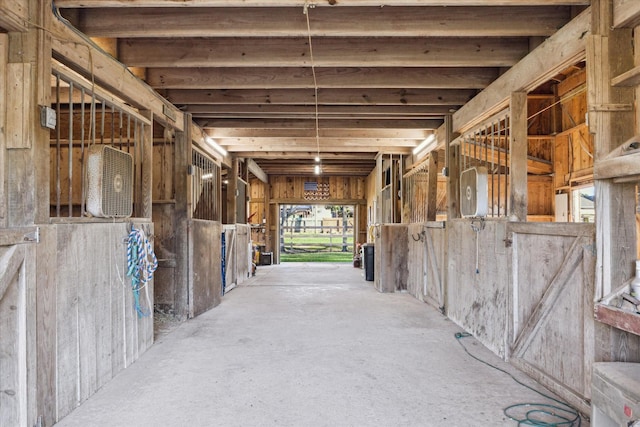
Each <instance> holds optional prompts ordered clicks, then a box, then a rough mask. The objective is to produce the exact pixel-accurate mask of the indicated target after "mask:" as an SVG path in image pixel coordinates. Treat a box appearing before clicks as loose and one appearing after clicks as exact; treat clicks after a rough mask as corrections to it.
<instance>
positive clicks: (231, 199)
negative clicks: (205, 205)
mask: <svg viewBox="0 0 640 427" xmlns="http://www.w3.org/2000/svg"><path fill="white" fill-rule="evenodd" d="M227 180H228V181H229V183H228V184H227V224H235V223H236V222H237V220H238V159H237V158H235V157H234V158H232V159H231V170H230V171H229V174H228V176H227Z"/></svg>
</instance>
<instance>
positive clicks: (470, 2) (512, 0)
mask: <svg viewBox="0 0 640 427" xmlns="http://www.w3.org/2000/svg"><path fill="white" fill-rule="evenodd" d="M386 4H388V5H389V6H461V5H464V6H514V5H516V6H518V5H520V6H526V5H540V4H545V5H554V4H557V5H576V6H578V5H588V4H589V2H588V1H587V0H389V1H387V3H386ZM336 5H340V6H347V7H351V6H374V7H379V6H380V1H379V0H351V1H350V2H348V3H345V4H342V3H337V4H334V3H333V2H330V1H327V2H318V3H317V4H316V6H320V7H333V6H336ZM122 6H127V7H221V6H227V7H234V6H235V7H239V6H251V7H263V6H266V7H276V6H278V7H298V6H300V3H299V2H298V1H297V0H235V1H230V0H186V1H185V0H169V1H167V0H59V4H58V7H122Z"/></svg>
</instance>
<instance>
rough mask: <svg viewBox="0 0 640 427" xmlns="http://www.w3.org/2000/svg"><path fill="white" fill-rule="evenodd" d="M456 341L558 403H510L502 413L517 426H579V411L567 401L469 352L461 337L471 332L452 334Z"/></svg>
mask: <svg viewBox="0 0 640 427" xmlns="http://www.w3.org/2000/svg"><path fill="white" fill-rule="evenodd" d="M454 336H455V338H456V341H458V344H460V346H461V347H462V348H463V349H464V351H465V352H466V353H467V354H468V355H469V356H471V357H472V358H474V359H475V360H477V361H478V362H480V363H483V364H485V365H487V366H489V367H491V368H493V369H495V370H497V371H500V372H502V373H504V374H506V375H508V376H510V377H511V379H512V380H514V381H515V382H516V383H518V384H520V385H521V386H522V387H525V388H527V389H529V390H531V391H533V392H535V393H537V394H539V395H540V396H542V397H544V398H545V399H549V400H551V401H553V402H556V403H557V404H558V405H552V404H548V403H518V404H515V405H510V406H507V407H506V408H504V411H503V412H504V415H505V416H507V417H508V418H509V419H511V420H513V421H516V422H517V423H518V425H519V426H545V427H562V426H572V427H580V425H581V423H582V420H581V418H580V413H579V412H578V411H576V410H575V409H573V408H572V407H571V406H569V405H568V404H567V403H565V402H562V401H561V400H558V399H555V398H553V397H551V396H549V395H547V394H544V393H542V392H540V391H538V390H536V389H534V388H532V387H530V386H528V385H526V384H524V383H523V382H521V381H519V380H518V379H516V377H514V376H513V375H512V374H510V373H509V372H507V371H505V370H504V369H501V368H498V367H497V366H495V365H492V364H491V363H488V362H485V361H484V360H482V359H480V358H478V357H477V356H474V355H473V354H471V353H470V352H469V350H468V349H467V347H466V346H465V345H464V344H463V343H462V339H463V338H466V337H470V336H471V334H469V333H466V332H457V333H456V334H454ZM523 411H525V412H524V414H523V415H516V414H517V413H522V412H523Z"/></svg>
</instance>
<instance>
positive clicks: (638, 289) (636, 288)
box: [631, 280, 640, 299]
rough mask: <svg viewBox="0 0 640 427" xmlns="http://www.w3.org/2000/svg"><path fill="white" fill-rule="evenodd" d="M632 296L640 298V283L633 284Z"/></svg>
mask: <svg viewBox="0 0 640 427" xmlns="http://www.w3.org/2000/svg"><path fill="white" fill-rule="evenodd" d="M634 282H635V280H634ZM631 296H633V297H635V298H638V299H640V283H632V284H631Z"/></svg>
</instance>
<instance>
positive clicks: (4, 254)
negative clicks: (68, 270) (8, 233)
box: [0, 246, 34, 426]
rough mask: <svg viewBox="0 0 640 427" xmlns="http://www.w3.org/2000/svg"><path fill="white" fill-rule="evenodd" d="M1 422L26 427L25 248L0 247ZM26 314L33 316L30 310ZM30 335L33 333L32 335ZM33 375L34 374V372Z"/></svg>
mask: <svg viewBox="0 0 640 427" xmlns="http://www.w3.org/2000/svg"><path fill="white" fill-rule="evenodd" d="M0 263H2V264H3V265H6V266H7V269H6V270H4V271H3V272H2V275H0V331H1V333H0V346H1V347H2V353H3V357H1V358H0V372H2V376H1V377H0V386H1V387H2V389H3V393H1V394H0V406H1V407H2V408H3V409H2V411H0V423H2V425H15V426H26V425H27V417H28V413H27V402H28V394H27V330H26V328H25V327H26V324H27V298H26V293H27V289H26V287H27V285H28V283H27V281H26V280H25V279H26V277H25V274H24V273H25V270H24V264H25V247H23V246H12V247H3V248H0ZM29 314H30V315H32V314H33V313H32V312H31V311H29ZM32 333H33V332H32ZM33 374H34V373H33Z"/></svg>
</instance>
